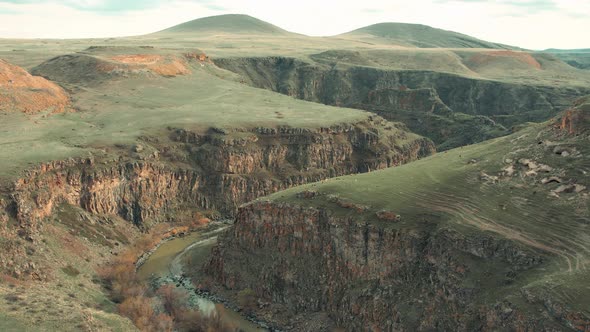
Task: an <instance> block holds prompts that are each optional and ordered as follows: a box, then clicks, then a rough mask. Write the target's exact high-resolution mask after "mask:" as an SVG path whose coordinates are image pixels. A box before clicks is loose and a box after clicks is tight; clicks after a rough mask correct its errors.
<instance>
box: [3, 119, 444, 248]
mask: <svg viewBox="0 0 590 332" xmlns="http://www.w3.org/2000/svg"><path fill="white" fill-rule="evenodd" d="M393 126H395V124H391V123H388V122H385V121H383V120H382V119H380V118H376V117H373V118H371V119H370V120H367V121H366V122H359V123H356V124H350V125H339V126H333V127H329V128H322V129H318V130H310V129H296V128H257V129H255V130H246V131H241V132H239V133H237V134H236V133H234V134H236V135H233V134H231V133H227V135H226V134H221V133H220V130H217V131H215V130H212V132H210V133H208V134H199V133H195V132H190V131H187V130H182V129H178V130H173V131H172V132H171V134H170V141H169V142H168V143H166V144H160V145H159V146H158V149H159V152H158V151H156V152H154V153H149V151H148V149H147V148H145V151H144V148H143V146H142V152H141V153H146V154H147V153H149V158H143V157H141V158H140V159H144V160H139V161H138V160H137V157H138V153H137V148H134V149H131V148H130V149H129V150H130V151H135V152H130V153H134V154H133V155H131V156H130V157H129V158H121V159H119V160H110V161H109V160H107V161H96V160H94V159H93V158H86V159H79V160H70V161H62V162H53V163H48V164H44V165H42V166H40V167H38V168H37V169H35V170H32V171H29V172H28V174H27V175H26V176H25V177H23V178H21V179H20V180H18V181H17V182H16V183H15V188H14V191H13V194H12V200H13V201H14V206H15V217H16V219H17V220H18V222H19V224H20V226H21V229H22V230H23V231H24V232H26V235H27V236H28V237H34V234H35V232H36V230H37V229H38V228H39V226H40V224H41V223H42V221H43V219H44V218H46V217H48V216H50V215H51V214H52V212H53V209H54V207H56V206H57V205H59V204H61V203H64V202H66V203H69V204H72V205H76V206H81V207H83V208H84V209H85V210H87V211H89V212H92V213H96V214H111V215H118V216H121V217H123V218H125V219H127V220H130V221H133V222H134V223H135V224H136V225H138V226H142V227H147V226H149V224H150V223H152V222H157V221H161V220H174V219H178V218H181V216H182V215H183V213H185V212H186V211H190V210H192V209H211V210H216V211H219V212H221V213H222V214H226V215H232V214H233V213H234V212H235V210H236V208H237V207H238V206H239V205H240V204H242V203H245V202H247V201H251V200H253V199H255V198H258V197H261V196H264V195H268V194H270V193H273V192H276V191H279V190H282V189H286V188H289V187H292V186H295V185H300V184H304V183H308V182H313V181H319V180H322V179H326V178H328V177H333V176H338V175H344V174H351V173H359V172H366V171H370V170H375V169H379V168H384V167H391V166H396V165H400V164H403V163H406V162H409V161H412V160H415V159H417V158H420V157H422V156H426V155H429V154H431V153H433V152H434V147H433V144H432V142H431V141H430V140H428V139H424V138H422V137H419V136H416V135H414V134H410V133H408V132H406V131H403V130H399V129H398V128H394V127H393ZM145 145H146V146H147V145H148V143H146V144H145ZM133 156H135V157H134V158H131V157H133Z"/></svg>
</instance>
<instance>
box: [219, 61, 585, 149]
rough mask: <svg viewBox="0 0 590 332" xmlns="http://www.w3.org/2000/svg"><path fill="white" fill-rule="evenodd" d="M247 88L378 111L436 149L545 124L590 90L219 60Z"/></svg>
mask: <svg viewBox="0 0 590 332" xmlns="http://www.w3.org/2000/svg"><path fill="white" fill-rule="evenodd" d="M214 62H215V64H216V65H217V66H219V67H221V68H224V69H227V70H230V71H232V72H234V73H237V74H239V75H240V76H241V77H242V79H243V81H244V82H245V83H248V84H250V85H253V86H256V87H259V88H264V89H269V90H272V91H276V92H279V93H282V94H286V95H289V96H293V97H295V98H299V99H303V100H308V101H314V102H320V103H323V104H328V105H337V106H345V107H353V108H358V109H364V110H369V111H372V112H375V113H377V114H379V115H381V116H383V117H385V118H387V119H390V120H394V121H402V122H405V123H406V124H407V125H408V126H409V128H410V129H411V130H412V131H414V132H416V133H418V134H421V135H424V136H427V137H429V138H431V139H433V140H434V141H435V143H436V144H437V146H438V148H439V150H440V149H449V148H453V147H457V146H461V145H466V144H471V143H475V142H480V141H484V140H486V139H490V138H493V137H498V136H501V135H506V134H508V133H509V130H510V128H511V127H512V126H514V125H518V124H522V123H524V122H527V121H544V120H547V119H549V118H550V117H551V116H554V115H555V114H557V113H558V112H559V111H562V110H564V109H565V108H566V107H567V106H569V105H570V104H571V102H573V100H575V99H576V98H577V97H580V96H582V95H584V94H587V93H590V89H587V88H577V87H568V88H564V87H550V86H543V85H538V86H535V85H527V84H515V83H507V82H500V81H492V80H485V79H474V78H468V77H463V76H459V75H455V74H448V73H442V72H432V71H418V70H404V71H400V70H384V69H377V68H371V67H360V66H349V65H343V64H327V63H315V62H305V61H302V60H298V59H294V58H285V57H259V58H222V59H215V60H214Z"/></svg>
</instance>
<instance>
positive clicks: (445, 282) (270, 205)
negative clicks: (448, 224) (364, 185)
mask: <svg viewBox="0 0 590 332" xmlns="http://www.w3.org/2000/svg"><path fill="white" fill-rule="evenodd" d="M544 259H545V258H544V254H541V253H539V252H535V251H532V250H530V249H526V248H524V247H522V246H519V245H517V244H516V243H515V242H511V241H509V240H506V239H500V238H497V237H494V236H493V235H491V234H486V233H480V234H478V235H471V236H466V235H464V234H462V233H459V232H457V231H454V230H451V229H445V228H439V227H437V226H436V225H435V224H434V223H429V222H428V221H427V220H426V221H424V224H423V225H414V226H411V227H406V228H403V227H402V228H400V227H391V225H387V224H383V223H372V222H363V221H360V220H359V219H358V218H355V217H350V215H349V216H341V215H340V216H337V215H334V214H333V213H331V212H329V211H328V210H327V209H323V208H306V207H301V206H299V205H296V204H289V203H276V202H264V201H259V202H254V203H252V204H249V205H247V206H244V207H242V208H240V210H239V211H238V214H237V217H236V222H235V225H234V227H233V229H231V230H230V232H228V233H227V234H225V236H224V237H222V238H221V239H220V242H219V245H218V247H217V248H216V249H215V250H214V253H213V257H212V259H211V261H210V262H209V263H208V265H207V266H206V267H205V269H204V270H205V271H208V272H209V273H210V274H211V275H212V276H213V277H214V278H215V279H216V280H217V281H218V282H219V283H221V284H222V285H223V286H225V287H226V288H228V289H232V290H235V291H239V290H242V289H247V288H250V289H253V290H255V291H256V293H257V295H258V296H259V297H260V301H262V302H264V301H268V302H272V303H276V304H279V305H280V306H281V308H282V312H285V311H287V312H290V314H291V315H293V316H294V315H297V314H309V313H312V312H327V313H328V315H329V317H330V318H331V320H332V321H333V322H334V325H335V326H344V327H346V328H345V329H346V330H347V331H417V330H422V331H426V330H449V331H450V330H452V331H474V330H482V331H496V330H521V331H542V330H554V329H561V328H562V327H559V325H556V323H555V321H553V320H552V319H550V318H548V317H546V316H543V315H541V314H539V312H537V311H536V309H533V310H532V311H531V309H530V308H529V307H528V305H525V306H524V307H525V308H524V309H523V306H522V305H520V306H519V305H516V304H514V303H511V302H510V301H508V300H500V301H498V302H495V301H487V300H485V299H486V298H488V297H489V298H497V297H496V296H495V294H497V292H503V291H504V290H505V289H509V288H510V287H511V285H513V284H515V283H518V281H519V280H521V278H523V276H524V275H525V274H526V273H527V271H529V270H531V269H533V268H535V267H537V266H539V265H540V264H542V263H543V262H544ZM492 266H493V268H491V267H492ZM539 310H541V309H540V307H539ZM541 311H542V310H541ZM564 316H565V315H564ZM573 316H575V315H573ZM576 317H577V316H576ZM283 323H284V324H285V325H291V324H292V322H290V321H289V320H288V319H287V320H286V321H285V322H283ZM570 323H571V322H570ZM576 323H577V324H578V325H579V324H580V321H579V320H577V321H576ZM586 326H588V325H586ZM292 328H293V329H294V330H297V329H298V327H297V326H292Z"/></svg>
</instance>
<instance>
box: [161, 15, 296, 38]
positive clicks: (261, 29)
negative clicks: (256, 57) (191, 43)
mask: <svg viewBox="0 0 590 332" xmlns="http://www.w3.org/2000/svg"><path fill="white" fill-rule="evenodd" d="M212 32H214V33H232V34H262V35H289V34H291V33H290V32H288V31H286V30H283V29H281V28H279V27H277V26H275V25H272V24H270V23H267V22H264V21H261V20H259V19H257V18H254V17H252V16H248V15H240V14H229V15H219V16H211V17H205V18H199V19H196V20H193V21H189V22H186V23H182V24H179V25H176V26H173V27H171V28H168V29H166V30H163V31H160V32H157V34H170V33H212Z"/></svg>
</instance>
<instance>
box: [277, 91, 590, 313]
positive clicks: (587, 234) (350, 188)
mask: <svg viewBox="0 0 590 332" xmlns="http://www.w3.org/2000/svg"><path fill="white" fill-rule="evenodd" d="M578 110H581V111H582V112H585V114H586V116H587V117H586V119H588V112H589V111H590V104H588V99H586V103H585V104H582V105H580V106H578ZM586 121H587V120H586ZM557 123H561V122H560V121H557ZM555 126H556V122H554V121H551V122H548V123H542V124H537V125H531V126H529V127H527V128H525V129H523V130H521V131H519V132H517V133H515V134H512V135H510V136H507V137H503V138H499V139H495V140H491V141H488V142H484V143H481V144H477V145H473V146H468V147H463V148H459V149H454V150H450V151H447V152H444V153H439V154H436V155H434V156H431V157H428V158H425V159H422V160H420V161H417V162H415V163H411V164H408V165H404V166H401V167H396V168H391V169H386V170H381V171H376V172H373V173H368V174H362V175H352V176H345V177H340V178H335V179H331V180H328V181H325V182H323V183H316V184H309V185H305V186H302V187H298V188H295V189H290V190H288V191H285V192H280V193H277V194H274V195H272V196H270V199H271V200H275V201H280V202H285V201H286V202H290V203H295V204H300V205H304V206H313V207H318V208H323V209H327V210H329V211H331V212H332V213H335V214H336V215H351V216H356V217H358V220H359V221H369V222H372V223H376V224H379V225H382V226H383V227H393V228H415V227H421V226H420V225H422V224H424V220H427V221H428V225H432V224H433V223H434V224H435V225H436V227H438V228H440V229H444V228H451V229H455V230H458V231H460V232H462V233H464V234H466V235H470V234H471V235H473V236H477V234H481V233H482V232H483V233H488V234H492V235H494V236H497V237H499V238H503V239H508V240H510V241H514V242H515V243H517V244H518V245H521V246H525V247H529V248H531V249H533V250H535V251H539V252H543V253H545V254H546V255H547V256H548V257H550V259H549V260H548V261H547V262H546V263H545V264H544V265H543V269H542V270H540V271H537V272H535V275H534V276H532V277H531V278H530V279H527V281H526V282H525V284H522V285H521V287H522V289H527V290H530V291H532V292H534V294H536V295H538V296H539V297H540V298H549V299H551V300H553V301H558V302H559V303H563V304H565V305H566V306H567V307H569V308H571V309H573V310H577V311H579V312H583V313H585V314H586V315H590V310H589V308H590V302H589V301H588V299H590V280H589V279H588V278H585V277H584V276H585V275H587V271H588V268H590V245H589V243H590V229H589V224H590V196H589V195H588V188H590V178H589V177H588V176H587V174H588V172H590V160H589V158H590V144H588V143H589V141H590V136H589V133H590V131H589V130H588V129H590V127H588V122H586V124H585V125H584V126H586V131H585V132H584V133H578V134H576V135H573V134H571V135H570V134H567V131H564V130H562V129H556V128H555ZM563 151H567V153H563ZM525 159H528V161H527V160H525ZM529 162H533V163H534V164H531V163H529ZM525 164H528V166H527V165H525ZM552 178H553V179H554V180H551V179H552ZM548 180H551V181H548ZM556 181H559V182H560V183H557V182H556ZM545 182H547V183H546V184H544V183H545ZM564 188H565V189H564ZM305 190H311V191H315V192H317V193H318V194H319V196H316V197H314V198H313V199H305V198H300V197H298V196H297V193H299V192H302V191H305ZM334 196H336V197H338V198H339V199H340V200H344V201H347V202H352V203H354V204H358V205H364V206H367V207H368V208H369V209H368V210H367V211H365V212H357V211H355V210H353V209H346V208H342V207H341V206H340V205H338V204H336V203H333V202H334ZM265 199H266V198H265ZM382 210H387V211H392V212H394V213H396V214H399V215H400V216H401V221H400V222H389V221H382V220H379V219H378V218H377V217H376V212H378V211H382ZM429 227H430V226H429ZM510 292H514V293H509V294H513V295H510V296H514V298H515V299H518V298H520V295H519V294H520V293H519V292H520V290H518V289H517V290H514V289H513V290H512V291H510ZM498 294H504V295H505V294H506V293H502V292H501V290H500V289H498ZM498 296H499V295H498ZM492 300H495V299H492Z"/></svg>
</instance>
